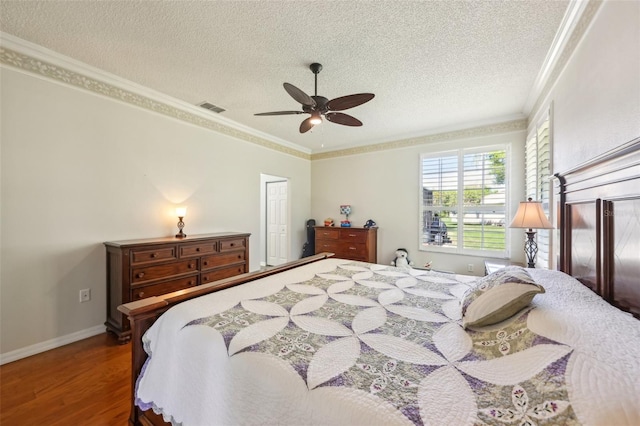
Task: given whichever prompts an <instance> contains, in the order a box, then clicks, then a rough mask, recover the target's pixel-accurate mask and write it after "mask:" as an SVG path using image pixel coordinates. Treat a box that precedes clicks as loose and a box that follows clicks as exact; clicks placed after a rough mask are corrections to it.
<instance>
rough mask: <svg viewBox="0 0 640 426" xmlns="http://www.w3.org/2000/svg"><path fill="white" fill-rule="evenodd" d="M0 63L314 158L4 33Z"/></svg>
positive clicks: (305, 151) (0, 40)
mask: <svg viewBox="0 0 640 426" xmlns="http://www.w3.org/2000/svg"><path fill="white" fill-rule="evenodd" d="M0 64H2V65H4V66H8V67H11V68H16V69H19V70H20V71H23V72H26V73H29V74H33V75H37V76H39V77H44V78H46V79H50V80H54V81H57V82H59V83H63V84H65V85H69V86H73V87H75V88H79V89H83V90H87V91H89V92H92V93H94V94H98V95H100V96H105V97H108V98H111V99H115V100H118V101H121V102H124V103H127V104H130V105H134V106H136V107H139V108H143V109H146V110H149V111H153V112H155V113H158V114H161V115H164V116H168V117H171V118H175V119H177V120H180V121H184V122H187V123H190V124H193V125H196V126H199V127H203V128H206V129H209V130H213V131H215V132H217V133H221V134H223V135H226V136H230V137H233V138H236V139H240V140H243V141H245V142H250V143H253V144H256V145H260V146H262V147H264V148H268V149H271V150H274V151H278V152H281V153H284V154H288V155H292V156H295V157H299V158H302V159H305V160H309V159H310V157H311V155H310V153H311V151H310V150H308V149H306V148H303V147H300V146H298V145H295V144H292V143H290V142H287V141H284V140H280V139H277V138H274V137H273V136H270V135H267V134H266V133H262V132H259V131H257V130H255V129H252V128H250V127H248V126H244V125H241V124H239V123H236V122H234V121H232V120H229V119H226V118H225V117H220V116H212V115H211V113H210V112H207V111H204V110H202V108H199V107H197V106H195V105H191V104H188V103H186V102H183V101H180V100H177V99H175V98H172V97H170V96H167V95H165V94H162V93H160V92H156V91H153V90H151V89H149V88H146V87H144V86H141V85H138V84H135V83H133V82H131V81H128V80H125V79H123V78H120V77H118V76H116V75H113V74H110V73H107V72H105V71H103V70H100V69H98V68H95V67H91V66H89V65H87V64H84V63H82V62H79V61H76V60H74V59H71V58H69V57H66V56H64V55H60V54H58V53H56V52H53V51H51V50H49V49H46V48H44V47H42V46H38V45H36V44H34V43H30V42H28V41H26V40H22V39H20V38H17V37H14V36H12V35H10V34H6V33H1V32H0Z"/></svg>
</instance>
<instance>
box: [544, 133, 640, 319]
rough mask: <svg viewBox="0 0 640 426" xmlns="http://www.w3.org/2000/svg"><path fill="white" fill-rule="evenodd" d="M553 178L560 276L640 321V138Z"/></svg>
mask: <svg viewBox="0 0 640 426" xmlns="http://www.w3.org/2000/svg"><path fill="white" fill-rule="evenodd" d="M555 177H556V178H557V179H558V182H559V191H558V194H559V200H560V201H559V207H558V212H559V217H560V247H559V256H560V259H559V264H558V265H559V268H560V270H561V271H563V272H566V273H567V274H569V275H572V276H574V277H576V278H577V279H578V280H579V281H581V282H582V283H583V284H584V285H586V286H587V287H589V288H590V289H592V290H593V291H595V292H596V293H598V294H599V295H601V296H602V297H603V298H604V299H605V300H607V301H608V302H609V303H611V304H612V305H614V306H616V307H618V308H620V309H622V310H624V311H627V312H631V313H632V314H633V315H634V316H635V317H636V318H640V137H639V138H636V139H634V140H632V141H630V142H628V143H626V144H624V145H621V146H619V147H618V148H616V149H614V150H612V151H609V152H607V153H605V154H603V155H601V156H599V157H596V158H594V159H592V160H590V161H588V162H586V163H584V164H581V165H579V166H578V167H575V168H573V169H571V170H569V171H566V172H564V173H557V174H556V175H555Z"/></svg>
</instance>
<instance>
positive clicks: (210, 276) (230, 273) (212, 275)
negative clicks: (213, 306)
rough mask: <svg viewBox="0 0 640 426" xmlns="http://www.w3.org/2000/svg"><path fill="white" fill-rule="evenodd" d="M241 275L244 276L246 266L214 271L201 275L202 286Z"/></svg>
mask: <svg viewBox="0 0 640 426" xmlns="http://www.w3.org/2000/svg"><path fill="white" fill-rule="evenodd" d="M240 274H244V265H236V266H230V267H226V268H220V269H212V270H210V271H206V272H203V273H202V274H200V284H206V283H210V282H212V281H217V280H221V279H223V278H229V277H235V276H236V275H240Z"/></svg>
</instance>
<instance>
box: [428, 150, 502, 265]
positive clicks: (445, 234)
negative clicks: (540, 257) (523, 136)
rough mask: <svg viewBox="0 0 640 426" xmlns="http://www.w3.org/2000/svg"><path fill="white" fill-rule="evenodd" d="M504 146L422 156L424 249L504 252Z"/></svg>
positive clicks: (497, 253) (473, 252) (472, 252)
mask: <svg viewBox="0 0 640 426" xmlns="http://www.w3.org/2000/svg"><path fill="white" fill-rule="evenodd" d="M506 162H507V151H506V147H505V146H499V147H484V148H479V149H466V150H465V149H460V150H456V151H449V152H444V153H435V154H424V155H422V156H421V158H420V166H421V194H420V197H421V202H420V209H421V212H420V218H421V223H420V233H421V238H420V241H421V244H420V249H433V250H443V251H454V252H458V253H465V254H486V253H487V252H491V254H492V255H496V256H497V255H504V253H505V252H506V233H505V222H506V218H505V206H506V194H507V187H506V185H507V182H506V179H505V176H506V164H507V163H506Z"/></svg>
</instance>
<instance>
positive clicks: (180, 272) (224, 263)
mask: <svg viewBox="0 0 640 426" xmlns="http://www.w3.org/2000/svg"><path fill="white" fill-rule="evenodd" d="M250 236H251V234H249V233H239V232H224V233H214V234H201V235H190V236H189V237H187V238H175V237H161V238H147V239H137V240H124V241H108V242H105V243H104V245H105V247H106V266H107V267H106V285H107V319H106V321H105V326H106V327H107V331H108V332H111V333H113V334H114V335H115V336H116V337H117V338H118V341H119V342H120V343H126V342H128V341H129V340H130V339H131V328H130V325H129V320H128V318H127V317H126V316H125V315H124V314H122V313H121V312H120V311H118V306H119V305H122V304H124V303H129V302H135V301H138V300H142V299H146V298H148V297H152V296H159V295H162V294H165V293H170V292H174V291H178V290H183V289H187V288H191V287H195V286H198V285H201V284H206V283H209V282H212V281H217V280H221V279H224V278H229V277H233V276H236V275H240V274H244V273H247V272H249V237H250Z"/></svg>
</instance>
